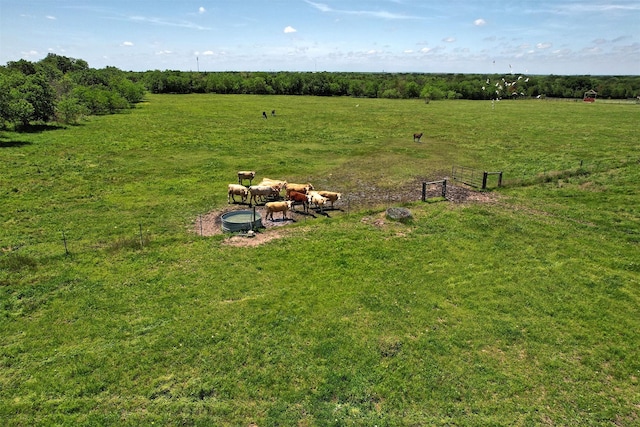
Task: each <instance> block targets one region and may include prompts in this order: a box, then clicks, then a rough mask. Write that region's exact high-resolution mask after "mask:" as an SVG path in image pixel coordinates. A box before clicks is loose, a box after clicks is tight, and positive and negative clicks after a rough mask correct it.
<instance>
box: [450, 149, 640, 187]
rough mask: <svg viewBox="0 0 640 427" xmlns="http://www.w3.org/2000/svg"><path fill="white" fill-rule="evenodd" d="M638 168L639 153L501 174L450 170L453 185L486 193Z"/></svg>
mask: <svg viewBox="0 0 640 427" xmlns="http://www.w3.org/2000/svg"><path fill="white" fill-rule="evenodd" d="M532 163H533V162H532ZM638 165H640V153H638V154H635V155H628V156H626V157H617V158H598V159H589V160H574V161H568V162H563V161H561V162H557V163H551V164H547V165H546V166H545V165H543V166H541V165H540V164H532V165H531V166H519V167H517V168H509V167H508V166H507V167H505V168H504V169H502V170H500V171H486V170H481V169H478V168H472V167H466V166H457V165H454V166H453V167H452V168H451V178H452V180H453V181H454V182H458V183H461V184H465V185H468V186H470V187H474V188H478V189H482V190H486V189H489V188H493V187H513V186H522V185H532V184H537V183H541V182H550V181H554V180H558V179H563V178H569V177H571V176H579V175H587V174H591V173H597V172H604V171H607V170H612V169H617V168H621V167H627V166H638Z"/></svg>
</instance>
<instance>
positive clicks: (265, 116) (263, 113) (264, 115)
mask: <svg viewBox="0 0 640 427" xmlns="http://www.w3.org/2000/svg"><path fill="white" fill-rule="evenodd" d="M262 117H264V118H265V119H266V118H267V112H266V111H263V112H262Z"/></svg>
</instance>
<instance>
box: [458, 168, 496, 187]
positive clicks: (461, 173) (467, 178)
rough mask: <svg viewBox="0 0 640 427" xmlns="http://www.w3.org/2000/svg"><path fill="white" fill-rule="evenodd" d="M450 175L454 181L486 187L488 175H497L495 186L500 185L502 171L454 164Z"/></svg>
mask: <svg viewBox="0 0 640 427" xmlns="http://www.w3.org/2000/svg"><path fill="white" fill-rule="evenodd" d="M451 176H452V178H453V180H454V181H457V182H460V183H463V184H466V185H470V186H471V187H475V188H481V189H483V190H486V189H487V185H488V182H489V177H490V176H497V177H498V182H497V186H498V187H502V171H498V172H488V171H482V170H479V169H474V168H469V167H465V166H456V165H454V166H453V167H452V168H451Z"/></svg>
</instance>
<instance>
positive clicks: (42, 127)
mask: <svg viewBox="0 0 640 427" xmlns="http://www.w3.org/2000/svg"><path fill="white" fill-rule="evenodd" d="M65 128H66V126H62V125H55V124H36V125H27V126H20V127H19V128H18V129H16V132H18V133H42V132H48V131H53V130H60V129H65Z"/></svg>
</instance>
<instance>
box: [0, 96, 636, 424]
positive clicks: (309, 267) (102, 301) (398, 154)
mask: <svg viewBox="0 0 640 427" xmlns="http://www.w3.org/2000/svg"><path fill="white" fill-rule="evenodd" d="M273 109H275V110H276V112H277V115H276V117H269V118H268V119H267V120H265V119H262V118H261V114H262V111H267V112H270V111H271V110H273ZM638 123H640V107H639V106H637V105H624V104H604V103H598V102H596V103H595V104H593V105H587V104H583V103H560V102H541V101H514V102H499V103H497V104H496V105H495V106H492V105H491V104H490V103H489V102H470V101H469V102H467V101H451V102H447V101H443V102H431V103H430V104H425V103H424V102H422V101H406V100H403V101H396V100H379V99H351V98H311V97H275V96H271V97H260V96H216V95H188V96H170V95H163V96H152V95H149V96H148V98H147V102H145V103H143V104H141V105H139V106H138V108H136V109H135V110H133V111H131V112H128V113H126V114H119V115H114V116H104V117H93V118H91V119H89V120H88V121H86V122H84V123H82V124H81V125H78V126H73V127H68V128H54V127H45V128H38V129H34V130H33V132H29V133H21V134H17V133H12V132H2V133H0V161H1V162H2V164H3V165H4V167H3V170H2V175H1V176H0V194H1V196H2V199H1V200H2V203H1V204H0V218H1V220H2V227H1V228H0V248H1V249H2V252H1V253H0V308H1V311H0V332H1V336H2V341H1V342H0V419H2V420H3V421H4V424H5V425H10V426H34V425H47V426H48V425H73V426H76V425H151V424H154V425H200V426H210V425H220V426H256V425H257V426H270V425H271V426H275V425H278V426H316V425H318V426H361V425H368V426H373V425H377V426H407V425H409V426H423V425H459V426H487V425H505V426H506V425H508V426H512V425H521V426H527V425H551V426H555V425H581V426H584V425H589V426H598V425H601V426H611V425H620V426H632V425H638V424H640V388H639V384H638V377H639V376H640V288H639V285H640V249H639V243H640V208H639V207H638V200H639V199H638V190H637V185H638V182H640V167H639V166H640V164H639V163H638V161H639V160H640V146H639V145H638V139H637V124H638ZM414 132H424V133H425V136H424V137H423V140H422V143H420V144H418V143H414V142H413V140H412V138H411V135H412V134H413V133H414ZM452 165H464V166H469V167H475V168H478V169H481V170H502V171H504V173H505V184H506V185H505V186H504V187H503V188H499V189H498V188H494V189H492V190H491V191H489V192H484V193H483V196H486V197H485V200H486V201H485V202H468V203H451V202H445V201H440V202H429V203H423V202H421V201H419V200H413V201H411V200H409V201H404V202H402V205H403V206H405V207H408V208H409V209H410V210H411V212H412V214H413V219H412V220H411V221H408V222H394V221H390V220H388V219H386V218H385V217H384V210H385V208H386V207H388V206H389V205H390V204H392V201H391V199H390V198H389V195H390V194H393V192H394V189H396V188H406V186H407V185H415V183H416V182H419V181H420V180H421V179H428V178H435V177H442V176H445V175H447V174H449V173H450V172H451V168H452ZM240 169H253V170H256V171H257V173H258V177H259V178H261V177H265V176H267V177H271V178H284V179H287V180H289V181H291V182H305V181H310V182H312V183H314V185H316V187H320V188H326V189H330V190H336V191H342V192H343V194H344V195H345V201H343V205H342V207H343V211H341V212H339V211H338V212H331V213H330V215H329V216H328V217H324V216H318V217H317V218H307V219H302V218H300V217H298V221H296V222H295V223H292V224H291V225H288V226H286V227H278V228H277V229H275V228H271V229H267V230H265V231H263V232H262V233H261V234H264V235H267V234H270V233H271V234H274V235H275V234H276V233H277V236H278V238H277V239H273V240H270V241H268V242H266V243H264V244H261V245H256V246H250V247H247V246H241V247H238V246H233V245H229V244H228V239H227V236H224V235H215V236H211V237H203V236H200V235H198V233H197V232H196V226H195V225H196V223H197V218H198V216H199V215H201V214H203V213H206V212H210V211H215V210H222V209H226V208H227V200H226V185H227V183H233V182H235V181H236V171H237V170H240ZM363 193H369V194H368V195H369V196H371V197H368V198H367V199H366V200H367V203H363V202H362V200H363V199H362V197H360V198H356V197H353V198H351V196H352V195H355V194H358V195H362V194H363ZM371 193H373V194H371ZM352 199H353V203H352V204H350V205H349V206H348V207H349V208H348V209H345V207H346V202H347V201H349V200H352ZM356 200H358V202H356Z"/></svg>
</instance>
